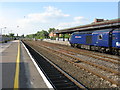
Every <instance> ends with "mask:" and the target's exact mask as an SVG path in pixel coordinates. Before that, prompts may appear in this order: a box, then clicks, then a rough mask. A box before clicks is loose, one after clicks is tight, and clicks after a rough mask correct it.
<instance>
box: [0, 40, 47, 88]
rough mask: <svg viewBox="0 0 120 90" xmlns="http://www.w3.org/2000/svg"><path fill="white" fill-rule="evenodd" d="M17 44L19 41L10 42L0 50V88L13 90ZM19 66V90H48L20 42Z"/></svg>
mask: <svg viewBox="0 0 120 90" xmlns="http://www.w3.org/2000/svg"><path fill="white" fill-rule="evenodd" d="M18 42H19V40H15V41H11V42H9V43H6V44H3V45H2V47H1V48H0V49H1V50H0V54H1V55H0V58H1V59H2V60H0V68H2V74H1V75H2V88H14V81H15V73H16V60H17V54H18ZM2 48H3V49H2ZM1 65H2V67H1ZM19 65H20V67H19V70H20V71H19V80H18V81H19V88H48V87H47V85H46V83H45V82H44V80H43V78H42V77H41V75H40V74H39V72H38V71H37V69H36V67H35V65H34V64H33V62H32V60H31V58H30V57H29V55H28V53H27V52H26V50H25V48H24V47H23V44H22V43H21V42H20V62H19ZM0 79H1V78H0Z"/></svg>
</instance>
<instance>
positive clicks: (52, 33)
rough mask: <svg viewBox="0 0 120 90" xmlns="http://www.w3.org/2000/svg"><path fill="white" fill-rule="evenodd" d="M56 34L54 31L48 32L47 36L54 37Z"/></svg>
mask: <svg viewBox="0 0 120 90" xmlns="http://www.w3.org/2000/svg"><path fill="white" fill-rule="evenodd" d="M56 36H57V34H56V33H54V32H50V34H49V37H50V38H51V37H56ZM60 36H61V34H59V37H60Z"/></svg>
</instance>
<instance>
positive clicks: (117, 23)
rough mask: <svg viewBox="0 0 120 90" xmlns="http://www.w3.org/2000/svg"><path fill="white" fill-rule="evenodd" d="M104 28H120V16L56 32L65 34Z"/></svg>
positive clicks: (56, 31)
mask: <svg viewBox="0 0 120 90" xmlns="http://www.w3.org/2000/svg"><path fill="white" fill-rule="evenodd" d="M103 28H120V18H118V19H112V20H104V21H101V22H93V23H91V24H87V25H81V26H76V27H71V28H66V29H61V30H55V31H54V33H56V34H65V33H73V32H80V31H90V30H100V29H103Z"/></svg>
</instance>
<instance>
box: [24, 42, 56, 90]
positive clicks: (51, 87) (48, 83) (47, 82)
mask: <svg viewBox="0 0 120 90" xmlns="http://www.w3.org/2000/svg"><path fill="white" fill-rule="evenodd" d="M22 44H23V43H22ZM23 46H24V48H25V50H26V51H27V53H28V55H29V57H30V58H31V60H32V61H33V63H34V65H35V67H36V68H37V70H38V72H39V74H40V75H41V76H42V78H43V80H44V82H45V83H46V85H47V87H48V88H49V89H50V90H54V89H53V86H52V85H51V84H50V82H49V81H48V80H47V78H46V77H45V75H44V74H43V72H42V71H41V69H40V68H39V67H38V65H37V63H36V62H35V60H34V59H33V57H32V56H31V54H30V52H29V51H28V49H27V48H26V46H25V45H24V44H23Z"/></svg>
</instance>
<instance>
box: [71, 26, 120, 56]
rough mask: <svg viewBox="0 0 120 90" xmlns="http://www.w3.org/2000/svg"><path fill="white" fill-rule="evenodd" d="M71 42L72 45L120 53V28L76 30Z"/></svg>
mask: <svg viewBox="0 0 120 90" xmlns="http://www.w3.org/2000/svg"><path fill="white" fill-rule="evenodd" d="M69 42H70V44H71V46H72V47H79V48H84V49H89V50H95V51H100V52H109V53H112V54H117V55H120V28H116V29H101V30H94V31H81V32H74V33H72V35H71V38H70V40H69Z"/></svg>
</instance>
